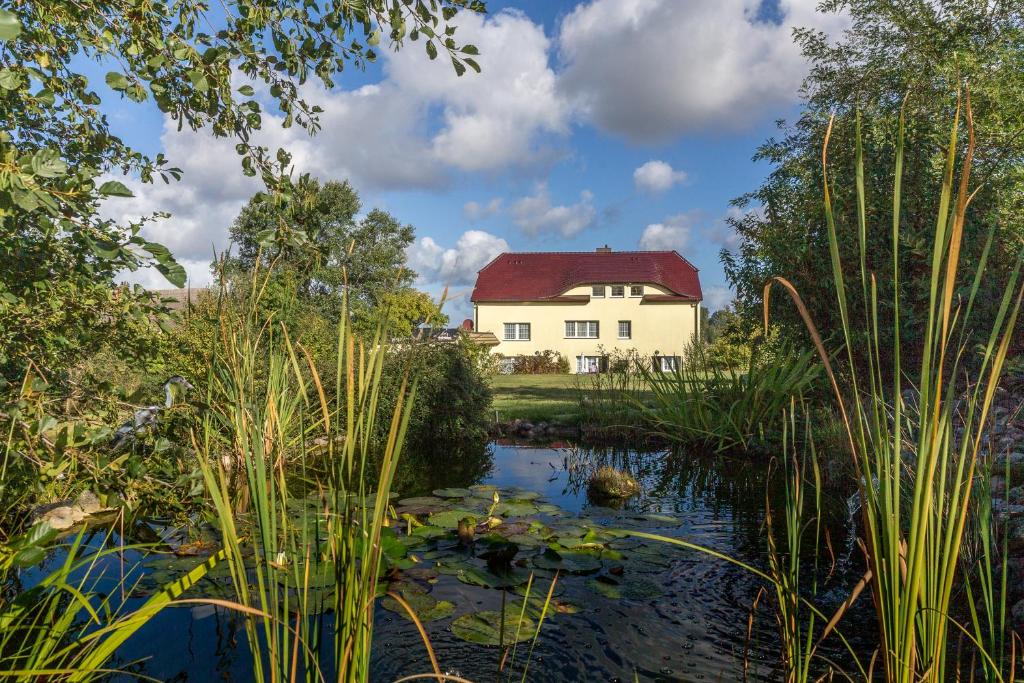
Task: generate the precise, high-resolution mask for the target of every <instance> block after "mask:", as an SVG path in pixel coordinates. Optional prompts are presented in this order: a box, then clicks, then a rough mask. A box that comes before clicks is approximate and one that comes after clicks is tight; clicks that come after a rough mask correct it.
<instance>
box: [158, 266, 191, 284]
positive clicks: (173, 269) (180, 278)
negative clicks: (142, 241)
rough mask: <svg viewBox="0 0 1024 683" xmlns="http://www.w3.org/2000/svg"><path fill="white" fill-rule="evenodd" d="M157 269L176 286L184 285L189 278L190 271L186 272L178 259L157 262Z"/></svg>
mask: <svg viewBox="0 0 1024 683" xmlns="http://www.w3.org/2000/svg"><path fill="white" fill-rule="evenodd" d="M156 269H157V270H159V271H160V274H161V275H163V276H164V277H165V278H167V281H168V282H170V283H171V284H172V285H174V286H175V287H184V286H185V282H186V281H187V280H188V273H186V272H185V268H184V267H183V266H182V265H181V264H180V263H178V262H176V261H172V262H170V263H157V264H156Z"/></svg>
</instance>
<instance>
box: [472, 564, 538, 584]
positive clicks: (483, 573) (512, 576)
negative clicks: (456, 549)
mask: <svg viewBox="0 0 1024 683" xmlns="http://www.w3.org/2000/svg"><path fill="white" fill-rule="evenodd" d="M455 578H457V579H458V580H459V581H461V582H462V583H467V584H469V585H471V586H483V587H484V588H514V587H515V586H519V585H521V584H524V583H526V582H527V581H529V580H530V572H528V571H526V570H525V569H519V568H518V567H512V568H511V569H509V570H507V571H503V572H500V573H497V572H494V571H491V570H489V569H481V568H480V567H474V566H472V565H469V566H466V567H462V568H460V570H459V571H458V572H457V573H456V574H455Z"/></svg>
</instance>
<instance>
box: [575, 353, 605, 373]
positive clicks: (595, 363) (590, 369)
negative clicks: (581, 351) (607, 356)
mask: <svg viewBox="0 0 1024 683" xmlns="http://www.w3.org/2000/svg"><path fill="white" fill-rule="evenodd" d="M600 370H601V356H576V372H578V373H583V374H589V373H594V372H600Z"/></svg>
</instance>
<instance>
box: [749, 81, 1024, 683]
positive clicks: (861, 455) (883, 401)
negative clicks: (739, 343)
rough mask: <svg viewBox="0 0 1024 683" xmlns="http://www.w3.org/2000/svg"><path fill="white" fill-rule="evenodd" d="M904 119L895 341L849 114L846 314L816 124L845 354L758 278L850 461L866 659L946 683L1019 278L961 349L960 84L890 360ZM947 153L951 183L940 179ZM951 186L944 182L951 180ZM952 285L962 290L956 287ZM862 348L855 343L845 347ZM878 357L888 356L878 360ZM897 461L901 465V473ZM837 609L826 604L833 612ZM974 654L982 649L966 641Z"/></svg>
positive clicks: (965, 195) (965, 155)
mask: <svg viewBox="0 0 1024 683" xmlns="http://www.w3.org/2000/svg"><path fill="white" fill-rule="evenodd" d="M962 108H963V110H964V111H966V117H965V123H966V130H967V135H968V141H967V145H966V148H965V149H963V150H962V155H961V154H960V152H961V147H960V145H959V141H958V135H959V132H960V125H961V114H962ZM903 130H904V120H903V117H902V116H901V117H900V122H899V133H898V143H897V147H896V161H895V174H894V177H895V180H894V186H893V196H892V206H893V212H892V213H893V216H892V240H893V254H894V256H893V262H892V264H891V267H892V273H891V277H892V280H893V283H894V287H893V292H894V294H893V301H892V305H891V310H892V316H893V330H894V335H895V345H894V347H893V348H892V349H891V352H892V353H891V354H890V353H889V351H890V349H885V350H884V351H886V352H885V353H883V349H881V348H880V344H881V342H880V337H879V335H878V334H877V330H878V321H879V317H880V315H881V312H880V305H879V300H878V296H877V284H876V278H875V274H874V273H873V272H871V271H869V269H868V254H867V253H866V239H865V235H866V230H867V226H866V222H867V211H866V208H865V207H866V203H867V198H866V197H865V192H864V161H863V155H862V151H861V143H860V121H859V117H858V120H857V141H856V144H857V150H856V186H857V187H856V190H857V191H856V196H857V219H858V225H857V236H858V243H859V247H860V249H859V257H860V259H859V260H860V263H859V275H860V287H861V290H862V291H861V295H862V296H863V301H864V302H865V307H864V308H865V310H864V311H862V312H860V316H861V317H860V319H859V320H857V321H855V319H854V313H855V312H854V311H851V310H850V308H849V305H848V301H847V294H846V282H845V277H846V276H845V275H844V268H843V264H842V262H841V260H840V257H839V236H838V232H837V228H836V224H835V220H834V213H833V207H832V200H831V189H830V184H829V174H828V145H829V138H830V136H831V126H830V127H829V134H827V135H826V138H825V143H824V149H823V153H822V173H823V180H824V183H823V186H824V204H825V218H826V225H827V230H828V237H829V248H830V257H831V261H832V272H833V279H834V287H835V291H836V295H837V303H838V309H839V314H840V318H841V320H842V329H841V330H839V333H840V334H841V338H842V340H843V341H844V343H845V350H846V357H847V363H846V368H845V374H843V375H842V377H840V375H839V372H838V371H837V370H836V369H835V368H833V366H832V363H831V359H830V357H829V354H828V353H827V352H826V350H825V348H824V344H823V342H822V340H821V336H820V334H819V333H818V330H817V328H816V327H815V325H814V322H813V320H811V318H810V315H809V314H808V312H807V308H806V306H805V305H804V303H803V300H802V299H801V296H800V294H799V293H798V292H797V291H796V289H795V288H794V287H793V285H792V284H791V283H790V282H789V281H788V280H786V279H785V278H782V277H776V278H774V279H773V280H772V281H770V282H769V283H768V284H767V285H766V286H765V296H764V310H765V319H766V321H767V319H768V303H769V294H770V292H771V290H772V288H773V287H774V286H781V287H782V288H783V290H784V291H785V292H786V293H787V294H788V295H789V297H790V298H791V299H792V300H793V302H794V303H795V305H796V307H797V309H798V311H799V313H800V315H801V316H802V318H803V320H804V322H805V324H806V326H807V329H808V330H809V332H810V334H811V337H812V339H813V341H814V344H815V347H816V348H817V350H818V353H819V356H820V358H821V361H822V363H823V364H824V365H825V368H826V372H827V375H828V378H829V381H830V383H831V386H832V389H833V392H834V397H835V401H836V404H837V406H838V409H839V411H840V413H841V415H842V419H843V421H844V425H845V428H846V436H847V444H848V448H849V452H850V454H851V456H852V458H853V463H854V467H855V468H856V472H857V484H858V489H859V496H860V501H861V516H862V521H863V527H864V544H865V555H866V560H867V565H868V571H867V573H866V575H865V577H864V580H865V582H866V583H868V584H869V585H870V587H871V591H872V598H873V602H874V605H875V611H876V614H877V619H878V627H879V631H880V638H881V642H880V643H879V648H878V653H877V656H878V660H879V662H880V669H881V670H882V672H883V673H884V675H885V677H886V680H888V681H892V682H894V683H896V682H898V683H911V682H914V681H944V680H947V676H948V674H949V670H948V669H947V662H946V658H947V653H948V639H949V629H950V624H951V619H952V617H951V615H950V610H951V596H952V595H953V592H954V584H955V582H956V580H957V579H958V578H959V577H958V572H957V569H958V566H959V563H960V556H961V549H962V547H963V542H964V538H965V528H966V526H967V520H968V517H969V514H970V511H971V499H972V494H973V493H974V487H973V480H974V477H975V475H976V473H977V467H978V459H979V453H980V450H981V447H982V441H983V431H984V425H985V424H986V423H987V419H988V416H989V411H990V408H991V406H992V399H993V395H994V393H995V391H996V388H997V386H998V384H999V381H1000V377H1001V373H1002V370H1003V366H1004V363H1005V360H1006V355H1007V352H1008V350H1009V346H1010V340H1011V336H1012V332H1013V329H1014V326H1015V324H1016V321H1017V315H1018V312H1019V310H1020V305H1021V298H1022V296H1024V288H1021V289H1018V276H1019V272H1020V260H1019V259H1018V262H1017V265H1016V266H1015V268H1014V269H1013V272H1012V273H1011V277H1010V280H1009V283H1010V286H1009V287H1008V288H1007V289H1006V292H1005V294H1004V295H1003V297H1002V300H1001V302H1000V304H999V308H998V313H997V315H996V317H995V320H994V322H993V323H992V327H991V330H990V332H989V334H988V338H987V342H986V343H985V344H983V345H982V346H981V348H980V349H979V350H978V352H977V353H976V354H971V353H969V351H970V349H968V348H966V344H967V340H968V339H969V338H970V336H969V334H968V333H969V331H970V329H971V328H970V315H971V311H972V308H973V306H974V303H975V297H976V295H977V293H978V291H979V287H980V284H981V283H982V281H983V278H984V275H985V264H986V261H987V256H988V252H989V248H990V246H991V242H992V240H991V235H990V237H989V240H988V242H987V243H986V245H985V247H984V250H983V252H982V255H981V259H980V264H979V267H978V269H977V271H976V273H975V274H974V275H973V278H972V279H971V281H970V284H969V285H967V287H966V289H962V287H963V286H964V285H966V284H967V283H962V282H961V281H960V279H961V273H960V268H959V264H960V254H961V250H962V248H963V246H964V245H963V244H962V239H963V235H964V225H965V222H966V221H967V219H968V214H967V211H968V206H969V204H970V201H971V198H972V197H973V192H972V190H971V189H970V175H971V165H972V162H973V156H974V128H973V120H972V114H971V107H970V95H969V93H968V94H967V97H966V102H965V103H963V107H962V106H961V102H959V101H958V105H957V110H956V114H955V116H954V119H953V124H952V127H951V132H950V137H949V142H948V147H947V148H946V159H945V168H944V173H943V182H942V187H941V193H940V199H939V206H938V207H937V218H936V224H935V232H934V234H933V238H932V244H931V248H932V258H931V273H930V299H929V305H928V310H927V318H926V320H924V321H922V324H923V326H924V327H923V331H924V335H923V336H924V345H923V348H922V350H921V351H922V355H921V362H920V367H919V368H918V370H917V372H916V374H915V375H914V376H913V377H912V379H913V383H912V384H910V383H909V381H908V379H907V378H908V377H910V376H911V375H910V370H911V369H910V368H908V367H904V365H903V364H902V362H901V353H900V351H901V349H900V332H901V325H902V324H903V322H904V321H903V319H902V315H901V314H902V311H901V306H900V298H899V297H900V294H899V292H900V287H899V283H900V276H901V270H900V262H899V252H900V249H899V241H900V229H901V223H900V205H901V196H900V186H901V179H902V167H903V153H904V132H903ZM958 159H959V165H960V169H959V173H960V177H959V182H958V183H955V182H954V176H955V171H956V166H957V162H958ZM955 185H956V187H955ZM965 295H966V296H965ZM855 344H866V345H867V353H866V354H863V355H865V356H866V360H867V367H866V368H863V369H862V368H860V367H859V366H858V364H857V363H856V362H855V358H854V346H855ZM859 348H860V350H864V347H863V346H861V347H859ZM882 358H892V363H891V367H889V366H887V367H882V363H881V359H882ZM908 387H915V388H916V394H917V396H918V397H919V398H918V402H919V405H918V409H917V410H916V411H912V412H911V411H908V410H907V409H906V398H905V395H904V391H905V389H907V388H908ZM907 472H909V473H910V476H907ZM840 616H841V614H839V615H837V618H838V617H840ZM980 645H981V644H980V643H979V656H980V657H982V658H988V659H991V656H990V655H989V654H988V653H987V652H985V650H984V648H982V647H980Z"/></svg>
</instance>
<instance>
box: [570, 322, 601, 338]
mask: <svg viewBox="0 0 1024 683" xmlns="http://www.w3.org/2000/svg"><path fill="white" fill-rule="evenodd" d="M565 336H566V337H567V338H569V339H597V337H598V325H597V321H596V320H566V321H565Z"/></svg>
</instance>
